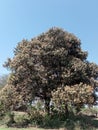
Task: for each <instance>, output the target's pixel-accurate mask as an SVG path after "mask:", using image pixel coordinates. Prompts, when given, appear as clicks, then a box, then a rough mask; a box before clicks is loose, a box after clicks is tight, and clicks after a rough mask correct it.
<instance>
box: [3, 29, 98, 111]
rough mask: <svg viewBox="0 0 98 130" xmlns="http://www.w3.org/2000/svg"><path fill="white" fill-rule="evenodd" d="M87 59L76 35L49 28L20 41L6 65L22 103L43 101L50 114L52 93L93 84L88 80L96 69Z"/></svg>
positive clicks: (97, 72)
mask: <svg viewBox="0 0 98 130" xmlns="http://www.w3.org/2000/svg"><path fill="white" fill-rule="evenodd" d="M86 58H87V52H85V51H82V49H81V42H80V40H79V39H78V38H77V37H76V36H74V35H73V34H71V33H68V32H66V31H63V30H62V29H59V28H52V29H50V30H49V31H48V32H46V33H43V34H41V35H40V36H38V37H36V38H33V39H31V40H30V41H28V40H23V41H21V42H20V43H19V44H18V45H17V47H16V49H15V51H14V57H13V59H8V61H7V62H6V63H5V66H6V67H8V68H9V69H11V71H12V73H11V76H10V79H9V83H10V84H12V85H13V86H15V88H16V91H17V92H19V93H21V95H22V98H23V100H24V101H25V100H28V101H29V102H31V101H32V98H33V97H34V96H38V97H40V98H43V99H44V100H45V108H46V110H47V112H48V113H49V103H50V99H51V96H52V95H51V91H52V90H54V89H56V88H58V87H59V86H60V87H64V86H66V85H72V86H73V85H75V84H79V83H80V82H82V83H86V84H90V85H91V84H92V85H93V83H94V82H93V83H92V82H91V79H96V78H97V77H98V66H97V65H96V64H94V63H89V62H88V61H87V60H86ZM74 87H76V86H74ZM83 87H84V86H83ZM28 97H29V98H28Z"/></svg>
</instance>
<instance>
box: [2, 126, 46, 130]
mask: <svg viewBox="0 0 98 130" xmlns="http://www.w3.org/2000/svg"><path fill="white" fill-rule="evenodd" d="M0 130H44V129H41V128H34V127H31V128H10V127H9V128H7V127H6V126H1V127H0Z"/></svg>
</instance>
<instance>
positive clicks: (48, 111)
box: [45, 98, 50, 115]
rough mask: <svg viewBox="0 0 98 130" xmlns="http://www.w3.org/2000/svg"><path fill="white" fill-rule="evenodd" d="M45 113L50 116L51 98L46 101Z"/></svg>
mask: <svg viewBox="0 0 98 130" xmlns="http://www.w3.org/2000/svg"><path fill="white" fill-rule="evenodd" d="M45 112H46V113H47V114H48V115H49V114H50V98H46V99H45Z"/></svg>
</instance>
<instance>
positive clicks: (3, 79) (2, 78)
mask: <svg viewBox="0 0 98 130" xmlns="http://www.w3.org/2000/svg"><path fill="white" fill-rule="evenodd" d="M7 79H8V75H1V76H0V89H2V88H3V87H4V86H5V85H6V84H7Z"/></svg>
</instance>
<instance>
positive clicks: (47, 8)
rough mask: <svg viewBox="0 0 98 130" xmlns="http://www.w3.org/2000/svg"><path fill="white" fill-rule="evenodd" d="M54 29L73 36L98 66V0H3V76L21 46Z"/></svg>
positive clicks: (0, 43)
mask: <svg viewBox="0 0 98 130" xmlns="http://www.w3.org/2000/svg"><path fill="white" fill-rule="evenodd" d="M54 26H57V27H60V28H63V29H64V30H66V31H68V32H71V33H74V34H75V35H76V36H77V37H78V38H79V39H80V40H81V43H82V45H81V46H82V49H83V50H86V51H88V53H89V55H88V60H89V61H90V62H95V63H96V64H98V56H97V54H98V0H0V75H2V74H7V73H9V71H7V69H6V68H3V67H2V64H3V63H4V62H5V61H6V59H7V58H8V57H13V50H14V48H15V47H16V45H17V43H18V42H20V41H21V40H22V39H28V40H30V39H31V38H33V37H35V36H37V35H39V34H40V33H42V32H45V31H47V30H48V29H49V28H51V27H54Z"/></svg>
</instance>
